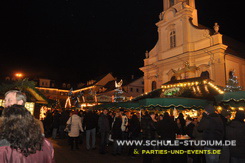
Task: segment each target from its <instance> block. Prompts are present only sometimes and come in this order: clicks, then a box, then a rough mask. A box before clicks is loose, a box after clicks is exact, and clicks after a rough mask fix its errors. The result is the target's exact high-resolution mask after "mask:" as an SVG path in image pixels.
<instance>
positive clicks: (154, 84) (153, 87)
mask: <svg viewBox="0 0 245 163" xmlns="http://www.w3.org/2000/svg"><path fill="white" fill-rule="evenodd" d="M155 89H157V82H156V81H153V82H152V83H151V90H152V91H153V90H155Z"/></svg>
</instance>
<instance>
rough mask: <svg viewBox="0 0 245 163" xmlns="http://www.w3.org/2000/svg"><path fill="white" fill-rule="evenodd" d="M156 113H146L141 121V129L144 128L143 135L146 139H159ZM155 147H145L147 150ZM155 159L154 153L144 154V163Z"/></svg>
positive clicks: (149, 162)
mask: <svg viewBox="0 0 245 163" xmlns="http://www.w3.org/2000/svg"><path fill="white" fill-rule="evenodd" d="M154 115H155V114H154V113H153V112H151V113H149V114H146V115H145V116H144V118H143V119H142V122H141V129H142V132H143V133H142V137H143V139H144V140H155V139H157V133H156V124H155V122H154V121H155V118H154ZM152 149H153V147H151V146H149V147H145V150H152ZM152 161H153V155H144V156H143V162H144V163H151V162H152Z"/></svg>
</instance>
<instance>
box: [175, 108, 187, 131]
mask: <svg viewBox="0 0 245 163" xmlns="http://www.w3.org/2000/svg"><path fill="white" fill-rule="evenodd" d="M176 123H177V126H178V128H179V131H178V134H179V135H185V123H186V122H185V119H184V116H183V114H182V113H179V116H178V118H177V119H176Z"/></svg>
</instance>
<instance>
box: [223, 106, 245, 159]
mask: <svg viewBox="0 0 245 163" xmlns="http://www.w3.org/2000/svg"><path fill="white" fill-rule="evenodd" d="M244 118H245V115H244V111H240V110H239V111H237V112H236V117H235V119H234V120H232V121H231V123H230V124H229V125H228V126H227V127H226V139H227V140H235V141H236V146H230V147H229V149H230V162H231V163H239V162H245V139H244V136H245V122H244Z"/></svg>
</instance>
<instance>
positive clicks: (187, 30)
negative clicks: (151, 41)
mask: <svg viewBox="0 0 245 163" xmlns="http://www.w3.org/2000/svg"><path fill="white" fill-rule="evenodd" d="M213 23H215V22H213ZM156 26H157V27H158V30H157V32H158V40H157V43H156V45H155V47H153V49H151V50H150V51H149V52H148V51H147V53H146V54H145V55H146V58H145V59H144V66H143V67H141V68H140V70H141V71H143V72H144V83H145V88H144V89H145V92H150V91H152V90H153V89H156V88H161V85H162V84H163V83H166V82H168V81H170V80H171V79H177V80H181V79H188V78H194V77H200V76H201V75H202V74H207V75H208V76H209V77H210V78H211V79H212V80H214V81H215V84H217V85H219V86H225V83H226V78H225V77H226V76H227V75H226V73H227V72H225V71H226V70H225V69H226V67H225V66H226V65H225V50H226V49H227V46H226V45H224V44H223V41H222V35H221V34H220V33H219V25H218V24H217V23H215V25H214V29H208V28H206V27H204V26H201V25H199V24H198V14H197V10H196V7H195V0H163V11H162V12H161V13H160V14H159V21H158V22H157V23H156ZM186 66H187V67H186ZM189 67H191V69H188V68H189Z"/></svg>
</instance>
